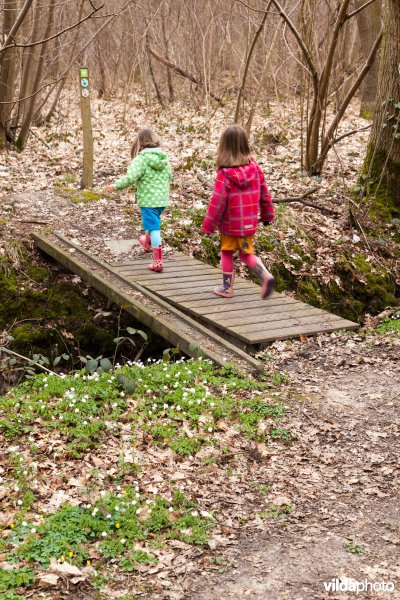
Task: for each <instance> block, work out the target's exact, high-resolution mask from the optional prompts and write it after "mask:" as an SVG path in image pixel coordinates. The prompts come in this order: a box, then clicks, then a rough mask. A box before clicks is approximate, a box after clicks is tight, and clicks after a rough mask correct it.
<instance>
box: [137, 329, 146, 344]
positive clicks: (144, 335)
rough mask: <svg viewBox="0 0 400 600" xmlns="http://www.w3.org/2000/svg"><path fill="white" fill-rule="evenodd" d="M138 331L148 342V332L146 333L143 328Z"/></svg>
mask: <svg viewBox="0 0 400 600" xmlns="http://www.w3.org/2000/svg"><path fill="white" fill-rule="evenodd" d="M137 333H138V334H139V335H140V336H141V337H142V338H143V339H144V341H145V342H147V333H145V332H144V331H142V330H141V329H138V330H137Z"/></svg>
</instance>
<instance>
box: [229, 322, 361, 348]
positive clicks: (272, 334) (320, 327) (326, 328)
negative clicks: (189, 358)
mask: <svg viewBox="0 0 400 600" xmlns="http://www.w3.org/2000/svg"><path fill="white" fill-rule="evenodd" d="M358 328H359V325H358V323H353V322H352V321H346V320H344V319H340V317H338V321H332V322H331V323H312V324H308V325H305V324H304V325H298V326H296V327H282V328H281V329H273V330H271V331H269V332H268V333H266V334H262V335H260V334H257V333H254V334H249V335H248V336H247V337H246V336H242V335H241V334H238V337H239V338H240V339H241V340H242V341H244V342H245V343H247V344H252V345H257V344H267V343H269V342H273V341H275V340H287V339H288V338H295V337H299V336H300V335H316V334H318V333H330V332H332V331H339V330H341V329H358Z"/></svg>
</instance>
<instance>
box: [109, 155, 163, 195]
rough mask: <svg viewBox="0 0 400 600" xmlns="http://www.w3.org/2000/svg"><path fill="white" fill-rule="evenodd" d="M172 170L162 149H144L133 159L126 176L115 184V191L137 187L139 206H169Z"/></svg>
mask: <svg viewBox="0 0 400 600" xmlns="http://www.w3.org/2000/svg"><path fill="white" fill-rule="evenodd" d="M171 179H172V169H171V165H170V164H169V160H168V156H167V154H166V153H165V152H164V150H162V149H161V148H144V149H143V150H141V151H140V152H139V154H138V155H137V156H135V158H134V159H133V161H132V162H131V164H130V165H129V167H128V170H127V172H126V175H124V176H123V177H121V178H120V179H118V180H117V181H116V182H115V183H114V184H113V188H114V190H123V189H124V188H127V187H129V186H132V185H134V186H135V187H136V201H137V204H138V205H139V206H142V207H145V206H152V207H158V206H167V204H168V203H169V182H170V181H171Z"/></svg>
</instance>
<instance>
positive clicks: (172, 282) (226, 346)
mask: <svg viewBox="0 0 400 600" xmlns="http://www.w3.org/2000/svg"><path fill="white" fill-rule="evenodd" d="M33 238H34V240H35V242H36V244H37V246H38V247H39V248H40V249H41V250H43V251H44V252H46V253H47V254H48V255H50V256H52V257H53V258H54V259H55V260H57V261H58V262H60V263H61V264H62V265H63V266H64V267H66V268H67V269H69V270H70V271H72V272H74V273H76V274H77V275H79V277H80V278H81V279H82V280H83V281H85V282H86V283H88V284H89V285H91V286H92V287H94V288H95V289H97V290H98V291H99V292H101V293H102V294H104V295H105V296H106V297H107V298H109V299H110V300H112V301H113V302H115V303H116V304H118V305H119V306H121V307H122V308H123V309H124V310H126V311H127V312H129V313H130V314H132V315H133V316H134V317H135V318H136V319H137V320H138V321H140V322H141V323H143V324H144V325H146V326H147V327H149V328H150V329H152V330H153V331H155V332H156V333H157V334H159V335H161V336H162V337H163V338H164V339H166V340H167V341H168V342H169V343H171V344H173V345H174V346H177V347H179V348H180V349H181V350H182V351H183V352H185V353H186V354H188V355H190V356H196V355H198V353H199V352H200V353H201V354H202V355H204V356H206V357H208V358H210V359H211V360H213V361H214V362H216V363H217V364H224V363H226V362H227V361H229V362H235V363H236V364H237V365H238V366H239V367H240V368H242V370H247V371H248V370H257V369H260V368H262V367H261V366H260V365H259V361H257V360H255V359H254V358H253V357H252V356H251V355H252V354H254V353H255V352H257V351H259V350H261V349H263V348H265V347H266V346H267V345H268V344H270V343H271V342H273V341H275V340H283V339H288V338H296V337H299V336H300V335H305V336H308V335H315V334H317V333H322V332H332V331H336V330H339V329H357V328H358V327H359V325H358V324H357V323H353V322H352V321H348V320H346V319H342V318H341V317H338V316H336V315H332V314H330V313H328V312H326V311H324V310H320V309H318V308H315V307H312V306H310V305H308V304H305V303H304V302H299V301H298V300H296V299H294V298H291V297H289V296H286V295H285V294H278V293H276V292H274V293H273V294H272V295H271V296H270V297H269V298H268V299H267V300H261V299H260V298H259V289H260V288H259V286H258V285H256V284H254V283H251V282H250V281H247V280H244V279H241V278H237V279H236V281H235V296H234V297H233V298H219V297H217V296H215V295H214V294H213V293H212V290H213V288H214V287H215V286H216V285H218V284H219V283H220V279H221V272H220V270H218V269H215V268H213V267H211V266H209V265H206V264H204V263H202V262H200V261H198V260H195V259H193V258H190V257H188V256H185V255H183V254H179V253H178V254H173V255H171V256H168V257H167V258H166V259H165V260H164V261H163V262H164V272H163V273H152V272H151V271H149V269H148V264H149V256H148V255H144V256H143V258H142V257H141V258H134V259H132V260H127V261H124V262H118V263H113V264H110V263H105V262H103V261H101V260H99V259H98V258H97V257H95V256H93V255H91V254H90V253H88V252H86V251H85V250H84V249H83V248H81V247H79V246H78V245H77V244H75V243H73V242H72V241H71V240H69V239H68V238H66V237H64V236H62V235H60V234H57V233H53V234H50V235H42V234H34V235H33Z"/></svg>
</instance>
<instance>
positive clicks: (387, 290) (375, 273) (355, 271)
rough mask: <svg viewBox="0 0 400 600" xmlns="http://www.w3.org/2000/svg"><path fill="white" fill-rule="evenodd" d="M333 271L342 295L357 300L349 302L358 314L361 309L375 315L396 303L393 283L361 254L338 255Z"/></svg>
mask: <svg viewBox="0 0 400 600" xmlns="http://www.w3.org/2000/svg"><path fill="white" fill-rule="evenodd" d="M335 272H336V273H337V274H338V275H339V276H340V278H341V280H342V282H343V288H344V290H345V292H342V294H343V295H344V294H345V295H346V297H351V298H353V299H357V300H356V301H353V310H357V304H356V303H358V311H357V312H358V317H361V314H362V312H363V311H365V312H369V313H371V314H377V313H379V312H380V311H382V310H383V309H384V308H386V307H387V306H393V305H396V304H397V299H396V293H397V289H396V282H395V281H394V280H393V279H392V277H391V276H390V275H389V274H388V273H387V272H386V271H385V270H384V269H382V268H381V267H378V266H375V265H372V264H371V263H370V262H368V261H367V260H366V258H365V256H364V255H363V254H361V253H358V254H355V255H351V256H347V255H342V256H340V257H339V258H338V260H337V262H336V265H335Z"/></svg>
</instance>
